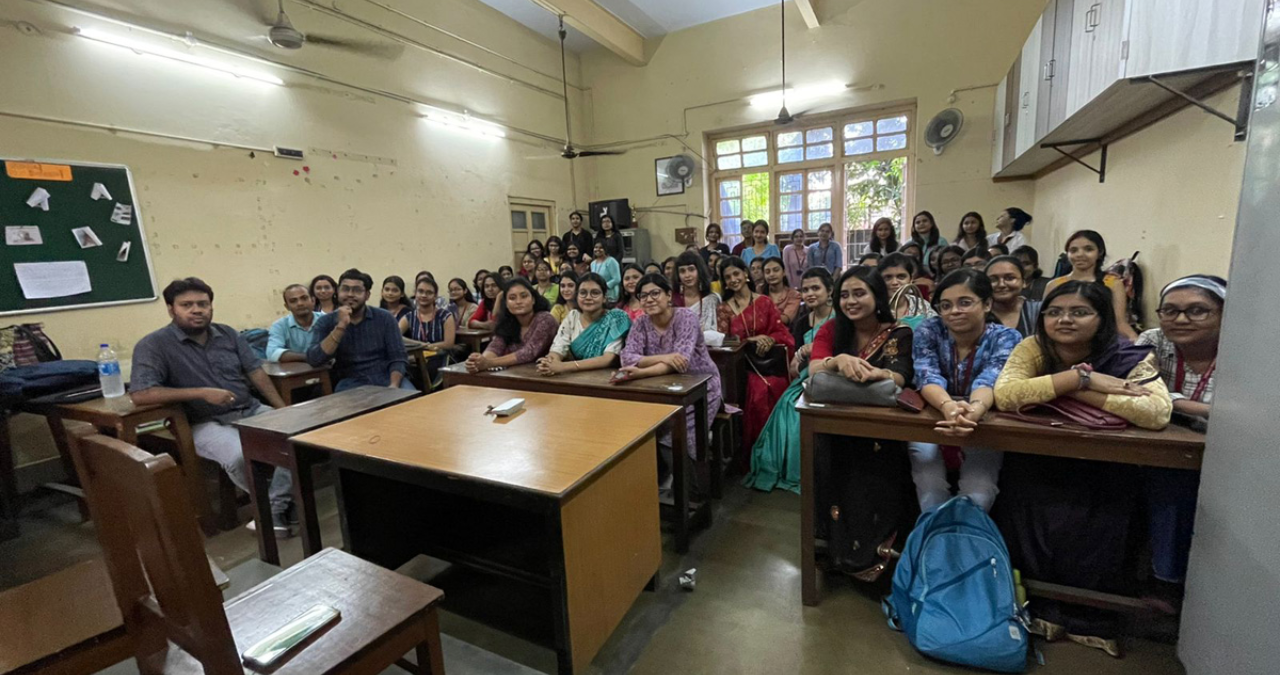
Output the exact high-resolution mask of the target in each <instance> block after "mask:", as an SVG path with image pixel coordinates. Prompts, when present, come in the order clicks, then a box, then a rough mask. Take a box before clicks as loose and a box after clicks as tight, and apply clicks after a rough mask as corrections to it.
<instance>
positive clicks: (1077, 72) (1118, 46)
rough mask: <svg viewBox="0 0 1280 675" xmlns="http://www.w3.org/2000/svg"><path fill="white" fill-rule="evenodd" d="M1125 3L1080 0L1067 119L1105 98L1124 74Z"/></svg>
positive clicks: (1074, 22)
mask: <svg viewBox="0 0 1280 675" xmlns="http://www.w3.org/2000/svg"><path fill="white" fill-rule="evenodd" d="M1124 20H1125V0H1094V1H1093V2H1090V0H1077V2H1076V3H1075V7H1074V8H1073V10H1072V22H1071V24H1072V25H1071V35H1072V40H1071V77H1069V78H1068V81H1067V117H1070V116H1071V115H1072V114H1074V113H1075V112H1076V111H1077V110H1079V109H1080V108H1082V107H1084V106H1085V104H1087V103H1089V102H1090V101H1092V100H1093V99H1094V98H1096V97H1097V96H1098V94H1101V93H1102V92H1103V91H1104V90H1105V89H1106V88H1107V87H1109V86H1111V84H1112V83H1113V82H1115V81H1116V80H1117V79H1119V78H1120V77H1121V76H1122V74H1123V71H1124V63H1123V61H1122V52H1123V48H1124V28H1125V26H1124Z"/></svg>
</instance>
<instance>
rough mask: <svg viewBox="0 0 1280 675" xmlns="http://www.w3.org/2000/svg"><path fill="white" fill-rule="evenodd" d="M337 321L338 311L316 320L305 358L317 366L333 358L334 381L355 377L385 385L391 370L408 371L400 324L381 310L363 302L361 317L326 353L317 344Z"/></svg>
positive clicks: (389, 313)
mask: <svg viewBox="0 0 1280 675" xmlns="http://www.w3.org/2000/svg"><path fill="white" fill-rule="evenodd" d="M337 324H338V314H337V312H334V313H332V314H326V315H324V316H322V317H320V318H319V319H317V320H316V323H315V326H314V327H313V328H312V329H311V340H312V341H311V347H310V348H309V349H307V361H308V362H309V363H310V364H311V365H313V366H318V365H320V364H322V363H324V362H326V361H328V360H329V359H330V358H332V359H333V377H334V379H335V380H336V382H335V383H334V384H335V386H336V385H337V382H341V381H343V380H346V379H350V378H355V379H357V380H360V381H362V382H363V383H365V384H373V385H378V386H382V387H385V386H388V385H390V384H391V373H392V372H397V373H400V374H401V375H404V374H406V373H407V372H408V366H407V365H406V364H407V363H408V355H407V354H405V351H404V340H402V339H401V338H400V324H399V323H398V322H396V318H395V317H394V316H392V315H391V312H388V311H387V310H385V309H379V308H377V307H370V306H369V305H365V308H364V320H363V321H361V322H360V323H355V322H354V321H353V322H351V323H350V324H349V325H348V326H347V330H346V332H345V333H343V335H342V342H339V343H338V351H336V352H334V354H333V356H332V357H331V356H329V355H328V354H325V353H324V350H323V349H321V347H320V343H322V342H324V340H325V338H327V337H329V333H332V332H333V329H334V326H336V325H337Z"/></svg>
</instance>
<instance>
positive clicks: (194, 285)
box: [130, 277, 297, 537]
mask: <svg viewBox="0 0 1280 675" xmlns="http://www.w3.org/2000/svg"><path fill="white" fill-rule="evenodd" d="M164 302H165V304H166V305H167V306H168V308H169V316H170V317H171V318H172V319H173V322H172V323H170V324H169V325H168V326H165V327H164V328H161V329H160V330H157V331H155V332H153V333H151V334H150V335H147V336H146V337H144V338H142V339H141V340H139V341H138V345H137V346H136V347H134V348H133V373H132V377H131V379H130V396H131V398H132V399H133V403H134V405H140V406H141V405H163V404H169V403H181V404H182V407H183V408H184V409H185V410H186V414H187V419H188V421H189V422H190V423H191V437H192V440H193V441H194V442H195V446H196V454H198V455H200V456H201V457H205V458H207V459H211V460H213V461H215V462H217V463H218V464H219V465H221V466H222V469H223V471H226V472H227V475H228V476H229V477H230V478H231V482H232V483H235V485H236V487H238V488H240V489H241V490H244V491H246V492H247V491H248V489H249V482H248V478H247V476H246V473H245V465H244V453H243V452H242V451H241V449H240V432H239V431H237V430H236V428H235V427H233V426H231V424H232V423H233V422H236V421H237V420H241V419H244V418H246V417H252V416H253V415H257V414H260V413H264V412H266V411H267V410H268V408H267V407H266V406H264V405H262V404H261V403H259V402H258V400H257V399H255V398H254V397H253V394H252V393H251V392H250V390H249V385H250V384H252V385H253V387H254V388H255V389H257V390H258V393H259V394H261V395H262V397H263V398H265V399H266V400H267V403H269V404H270V405H271V407H273V408H283V407H284V405H285V404H284V401H283V400H282V399H281V398H280V394H278V393H276V389H275V387H273V386H272V385H271V379H270V378H268V377H267V374H266V373H265V372H263V370H262V361H261V360H260V359H258V357H256V356H254V354H253V350H251V349H250V348H249V343H247V342H245V340H244V338H242V337H240V335H239V334H238V333H237V332H236V330H235V329H234V328H232V327H230V326H227V325H225V324H220V323H214V322H213V289H212V288H209V285H208V284H206V283H205V282H203V281H201V280H199V279H197V278H195V277H187V278H186V279H178V280H177V281H174V282H173V283H171V284H169V285H168V286H167V287H165V289H164ZM292 478H293V477H292V476H290V475H289V472H288V471H286V470H284V469H276V472H275V476H274V477H273V478H272V480H271V489H270V492H269V494H270V496H271V516H272V526H273V527H274V528H275V532H276V535H277V536H283V537H287V536H292V535H293V534H294V532H295V531H296V527H295V526H294V524H296V523H297V516H296V513H295V509H294V508H293V500H292V498H291V497H290V494H291V493H290V490H291V488H292V482H293V480H292Z"/></svg>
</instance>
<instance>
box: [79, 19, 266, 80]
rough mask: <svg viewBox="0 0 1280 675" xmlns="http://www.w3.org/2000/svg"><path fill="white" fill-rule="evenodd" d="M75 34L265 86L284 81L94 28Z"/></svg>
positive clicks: (251, 70) (250, 69)
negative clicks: (264, 83) (254, 81)
mask: <svg viewBox="0 0 1280 675" xmlns="http://www.w3.org/2000/svg"><path fill="white" fill-rule="evenodd" d="M76 33H77V34H78V35H79V36H80V37H83V38H88V39H90V40H94V41H96V42H103V43H106V44H109V45H115V46H117V47H123V48H125V49H128V50H130V51H133V52H136V53H138V54H146V55H149V56H159V57H161V58H166V59H172V60H174V61H181V62H182V63H186V64H190V65H193V66H200V67H201V68H208V69H209V70H215V71H218V72H220V73H225V74H227V75H234V76H235V77H242V78H245V79H250V80H256V81H258V82H266V83H267V84H274V85H277V86H283V85H284V80H282V79H280V78H278V77H276V76H275V75H272V74H270V73H265V72H262V71H260V70H254V69H252V68H244V67H241V66H237V65H233V64H230V63H223V62H221V61H215V60H212V59H206V58H204V57H202V56H196V55H193V54H186V53H183V52H180V51H177V50H174V49H169V48H167V47H163V46H160V45H152V44H146V43H143V42H138V41H136V40H133V39H132V38H129V37H125V36H122V35H116V34H114V33H108V32H105V31H100V30H97V29H95V28H77V29H76Z"/></svg>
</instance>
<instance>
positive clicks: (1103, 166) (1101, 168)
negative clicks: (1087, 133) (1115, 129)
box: [1040, 138, 1107, 183]
mask: <svg viewBox="0 0 1280 675" xmlns="http://www.w3.org/2000/svg"><path fill="white" fill-rule="evenodd" d="M1067 145H1099V146H1101V148H1102V155H1101V157H1100V160H1101V161H1100V162H1099V163H1098V168H1096V169H1095V168H1094V167H1092V166H1090V165H1088V164H1086V163H1084V161H1082V160H1081V159H1080V158H1079V157H1076V156H1075V155H1073V154H1071V153H1069V152H1067V151H1066V150H1063V149H1062V148H1063V146H1067ZM1040 147H1042V148H1048V149H1050V150H1056V151H1058V153H1059V154H1061V155H1062V156H1063V157H1066V158H1067V159H1070V160H1071V161H1073V162H1075V163H1076V164H1079V165H1080V166H1083V167H1084V168H1086V169H1088V170H1090V171H1092V172H1094V173H1096V174H1098V182H1099V183H1105V182H1107V144H1106V143H1105V142H1103V140H1102V139H1101V138H1085V139H1081V140H1078V141H1060V142H1058V143H1041V144H1040Z"/></svg>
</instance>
